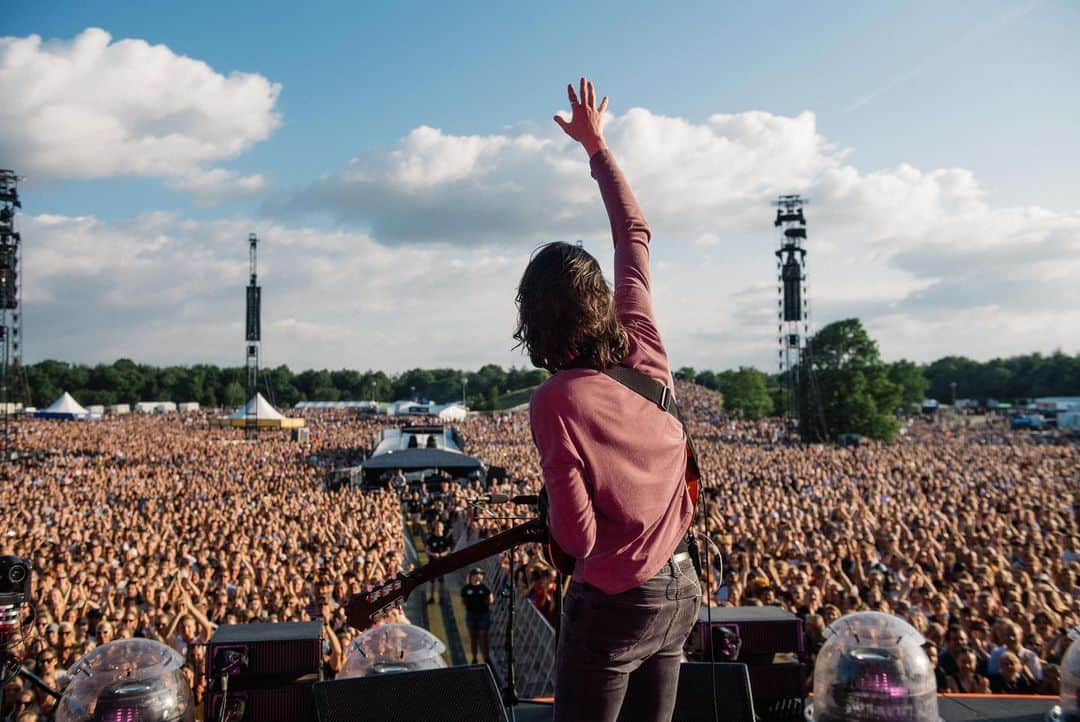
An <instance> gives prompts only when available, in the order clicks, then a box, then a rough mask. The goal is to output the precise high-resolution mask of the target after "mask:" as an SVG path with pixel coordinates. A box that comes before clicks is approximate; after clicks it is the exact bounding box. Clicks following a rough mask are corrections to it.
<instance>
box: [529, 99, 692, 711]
mask: <svg viewBox="0 0 1080 722" xmlns="http://www.w3.org/2000/svg"><path fill="white" fill-rule="evenodd" d="M568 91H569V96H570V107H571V110H572V115H571V118H570V120H566V119H564V118H562V117H560V116H556V117H555V122H556V123H558V124H559V126H560V127H561V128H562V129H563V130H564V131H565V132H566V133H567V135H569V136H570V137H571V138H573V139H574V140H576V141H578V142H579V143H581V145H582V146H583V147H584V148H585V151H586V152H587V153H588V155H589V165H590V167H591V170H592V176H593V178H595V179H596V181H597V182H598V183H599V185H600V195H601V196H602V198H603V201H604V205H605V206H606V208H607V213H608V219H609V220H610V222H611V232H612V236H613V240H614V243H615V275H614V279H615V288H614V293H612V290H611V288H610V287H609V286H608V284H607V282H606V281H605V280H604V277H603V275H602V272H601V270H600V265H599V264H598V263H597V261H596V259H595V258H593V257H592V256H591V255H589V254H588V253H587V252H586V251H585V250H583V249H582V248H580V247H579V246H575V245H569V244H566V243H550V244H548V245H545V246H543V247H542V248H540V249H539V250H538V251H537V252H536V253H535V254H534V255H533V258H532V260H531V261H530V262H529V264H528V266H527V267H526V269H525V273H524V274H523V275H522V278H521V283H520V285H519V287H518V293H517V304H518V314H519V316H518V328H517V331H516V332H515V334H514V338H515V339H517V340H518V342H519V344H520V345H522V346H524V347H525V349H526V350H527V352H528V354H529V356H530V358H531V360H532V362H533V364H535V365H536V366H538V367H540V368H545V369H547V370H549V371H550V372H551V373H552V376H551V377H550V378H549V379H548V380H547V381H545V382H544V383H543V384H542V385H541V386H540V387H539V388H538V389H537V390H536V392H535V393H534V394H533V397H532V401H531V404H530V409H529V414H530V421H531V424H532V432H533V439H534V441H535V443H536V447H537V450H538V452H539V456H540V464H541V467H542V469H543V475H544V487H545V490H546V493H547V496H548V504H549V506H548V518H549V522H548V523H549V526H550V530H551V535H552V537H553V539H554V541H555V542H556V543H557V544H558V545H559V546H560V547H561V548H562V549H563V551H565V552H567V553H568V554H569V555H571V556H573V557H574V558H575V559H576V563H575V567H574V575H573V583H572V584H571V585H570V588H569V591H568V592H567V595H566V599H565V604H564V610H563V617H562V623H561V627H560V636H559V648H558V651H557V655H556V665H555V720H556V721H557V722H559V721H566V720H575V721H576V722H586V721H588V722H593V721H604V722H608V721H610V722H614V720H615V719H616V718H618V719H619V720H620V722H629V721H631V720H642V721H644V720H648V721H649V722H655V721H656V720H665V721H666V720H670V719H671V715H672V711H673V708H674V704H675V692H676V689H677V686H678V677H679V663H680V658H681V653H682V647H683V643H684V642H685V641H686V638H687V636H688V635H689V632H690V630H691V628H692V627H693V625H694V624H695V622H696V621H697V615H698V604H699V599H700V596H701V590H700V587H699V584H698V578H697V574H696V573H695V570H694V566H693V563H692V562H691V560H690V557H689V555H688V554H687V553H686V542H685V539H686V535H687V531H688V529H689V527H690V523H691V518H692V516H693V503H692V501H691V498H690V494H689V492H688V489H687V486H686V482H685V478H684V474H685V471H686V465H687V447H686V440H685V438H684V434H683V428H682V425H681V424H680V423H679V421H678V420H677V419H676V418H675V416H673V415H672V414H671V413H668V412H667V411H665V410H664V409H662V408H660V406H659V405H658V404H657V403H654V402H653V401H650V400H648V399H646V398H645V397H644V396H642V395H640V394H638V393H636V392H635V391H633V390H631V389H630V388H628V387H626V386H624V385H623V384H621V383H620V382H618V381H616V380H615V379H613V378H611V377H609V376H607V375H605V374H604V373H602V372H603V371H604V370H605V369H607V368H610V367H614V366H618V365H622V366H628V367H630V368H633V369H637V370H638V371H641V372H643V373H644V374H646V375H647V376H649V377H651V378H652V379H655V380H656V381H659V382H660V383H662V384H663V385H664V386H666V387H668V388H669V389H670V388H671V387H672V386H673V381H672V377H671V371H670V369H669V368H668V359H667V353H666V352H665V350H664V345H663V342H662V341H661V339H660V332H659V330H658V329H657V326H656V318H655V316H654V314H653V305H652V295H651V279H650V272H649V239H650V230H649V225H648V223H647V222H646V220H645V216H644V215H643V214H642V212H641V209H640V208H639V207H638V204H637V200H636V199H635V198H634V194H633V193H632V192H631V190H630V185H629V183H628V182H627V180H626V178H625V176H623V174H622V172H621V171H620V170H619V167H618V165H617V164H616V163H615V158H614V156H613V155H612V152H611V150H609V149H608V148H607V145H606V144H605V142H604V137H603V134H602V132H601V129H602V124H603V118H604V111H605V109H606V108H607V98H606V97H605V98H604V99H603V100H602V101H601V102H600V103H599V105H597V102H596V92H595V89H594V87H593V84H592V83H591V82H590V81H588V80H587V79H585V78H582V79H581V83H580V89H579V92H580V94H579V93H576V92H575V89H574V87H573V85H571V86H570V87H569V88H568ZM620 710H621V711H622V714H621V716H620Z"/></svg>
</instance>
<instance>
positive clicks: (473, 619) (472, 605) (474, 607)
mask: <svg viewBox="0 0 1080 722" xmlns="http://www.w3.org/2000/svg"><path fill="white" fill-rule="evenodd" d="M461 601H462V602H464V604H465V628H466V629H468V630H469V647H470V649H471V650H472V663H473V664H476V662H477V658H476V647H477V644H479V645H480V651H482V652H483V653H484V661H485V662H486V661H488V630H489V629H490V628H491V605H492V604H493V603H494V602H495V597H494V595H493V594H492V593H491V590H490V589H488V586H487V585H486V584H484V570H483V569H481V568H480V567H473V568H472V569H471V570H470V571H469V583H468V584H466V585H465V586H463V587H462V588H461Z"/></svg>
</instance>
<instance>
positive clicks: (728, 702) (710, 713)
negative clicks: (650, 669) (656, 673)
mask: <svg viewBox="0 0 1080 722" xmlns="http://www.w3.org/2000/svg"><path fill="white" fill-rule="evenodd" d="M710 671H712V675H713V679H709V672H710ZM713 680H715V683H716V706H715V707H714V706H713V696H712V695H713ZM717 714H719V717H717ZM718 718H719V719H721V720H724V722H754V720H755V719H756V718H755V716H754V699H753V694H752V693H751V691H750V674H749V672H748V671H747V669H746V665H745V664H739V663H738V662H717V663H716V664H709V663H708V662H686V663H684V664H683V665H682V666H681V667H680V668H679V691H678V693H677V694H676V696H675V713H674V714H673V715H672V717H671V722H715V720H716V719H718Z"/></svg>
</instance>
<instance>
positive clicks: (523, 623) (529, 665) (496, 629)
mask: <svg viewBox="0 0 1080 722" xmlns="http://www.w3.org/2000/svg"><path fill="white" fill-rule="evenodd" d="M467 530H468V527H467V526H466V524H465V522H464V520H462V519H459V520H457V522H456V523H455V524H454V538H455V539H457V543H456V544H455V551H456V550H457V549H461V548H463V547H467V546H469V545H470V544H472V543H473V542H475V541H476V540H475V539H468V538H467V536H468V533H467ZM504 553H509V552H504ZM501 558H502V554H496V555H495V556H491V557H488V558H487V559H485V560H483V561H482V562H480V563H478V564H476V566H478V567H481V568H483V570H484V573H485V578H486V582H485V583H486V584H487V585H488V587H489V588H490V589H491V591H492V592H493V593H494V595H495V604H494V605H493V606H492V607H491V630H490V631H489V632H488V639H489V641H490V643H491V662H492V667H493V670H494V672H495V676H496V677H498V679H499V683H500V685H502V684H505V683H506V633H507V619H508V617H509V614H510V601H511V600H513V602H514V671H515V674H514V678H515V683H516V685H515V686H516V687H517V693H518V696H519V697H522V698H530V697H550V696H551V695H552V694H553V693H554V690H555V629H554V628H553V627H552V626H551V623H550V622H548V620H547V618H545V617H544V615H543V614H541V613H540V610H538V609H537V608H536V607H534V606H533V604H532V602H530V601H529V600H528V599H527V598H525V597H523V596H522V595H520V594H518V593H517V591H516V590H515V589H514V587H513V580H512V579H509V578H507V574H506V572H505V571H504V570H503V568H502V566H501V565H500V563H499V562H500V560H501ZM468 573H469V570H468V569H461V570H459V571H457V572H455V574H454V581H455V583H456V585H457V590H460V588H461V587H462V586H464V585H465V584H466V583H467V581H468ZM455 593H457V592H455Z"/></svg>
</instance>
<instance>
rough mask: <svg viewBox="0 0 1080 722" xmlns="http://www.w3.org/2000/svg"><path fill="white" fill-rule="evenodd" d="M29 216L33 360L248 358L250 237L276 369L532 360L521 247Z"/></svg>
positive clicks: (269, 357) (232, 225)
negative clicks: (518, 294) (516, 300)
mask: <svg viewBox="0 0 1080 722" xmlns="http://www.w3.org/2000/svg"><path fill="white" fill-rule="evenodd" d="M20 221H21V230H22V232H23V236H24V238H25V239H33V242H32V243H29V242H28V243H26V245H25V251H24V259H23V273H22V278H23V279H24V282H25V286H24V288H25V290H24V296H23V301H24V308H25V316H24V318H25V324H26V326H25V337H26V339H25V344H26V346H25V353H26V355H27V358H28V360H38V359H42V358H59V359H65V360H79V361H111V360H114V359H116V358H119V357H129V358H135V359H140V360H147V361H152V362H158V363H195V362H200V361H203V362H216V363H223V364H229V365H233V364H239V363H240V362H241V360H242V355H241V354H242V344H243V328H242V321H243V307H244V286H245V285H246V284H247V281H248V277H247V273H248V259H247V253H248V244H247V236H248V233H250V232H255V233H257V234H258V235H259V238H260V242H261V243H260V248H259V279H260V283H261V284H262V286H263V341H264V343H263V348H264V361H265V362H266V363H269V364H272V365H277V364H281V363H288V364H290V365H291V366H293V367H294V368H310V367H326V366H328V367H332V368H340V367H350V368H381V369H386V370H394V369H404V368H408V367H411V366H417V365H422V366H437V365H442V366H458V367H463V366H468V367H476V366H479V365H481V364H483V363H487V362H492V363H499V364H503V365H509V364H511V363H516V364H518V365H522V364H525V363H527V359H525V358H523V357H522V356H520V355H519V354H517V353H514V352H511V351H510V348H511V346H512V340H511V338H510V335H511V333H512V331H513V323H514V309H513V289H514V284H515V283H516V282H517V278H518V276H519V275H520V272H521V270H522V269H523V268H524V266H525V263H526V261H527V254H525V253H522V254H518V255H513V254H508V253H505V252H501V251H497V250H493V249H473V250H467V251H461V250H460V249H455V248H450V247H443V248H435V247H419V248H394V249H391V248H386V247H384V246H382V245H379V244H377V243H375V242H373V241H372V240H371V239H370V238H369V237H367V236H366V235H364V234H362V233H350V232H342V231H330V232H326V231H320V230H317V229H313V228H306V227H288V226H282V225H279V224H275V223H268V222H266V221H260V220H253V219H246V218H232V219H226V220H214V221H200V220H191V219H184V218H180V217H177V216H174V215H172V214H168V213H151V214H146V215H142V216H139V217H136V218H131V219H128V220H124V221H117V222H110V221H105V220H102V219H99V218H93V217H85V216H83V217H71V216H60V215H40V216H29V215H27V216H21V217H20ZM455 261H460V263H455Z"/></svg>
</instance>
